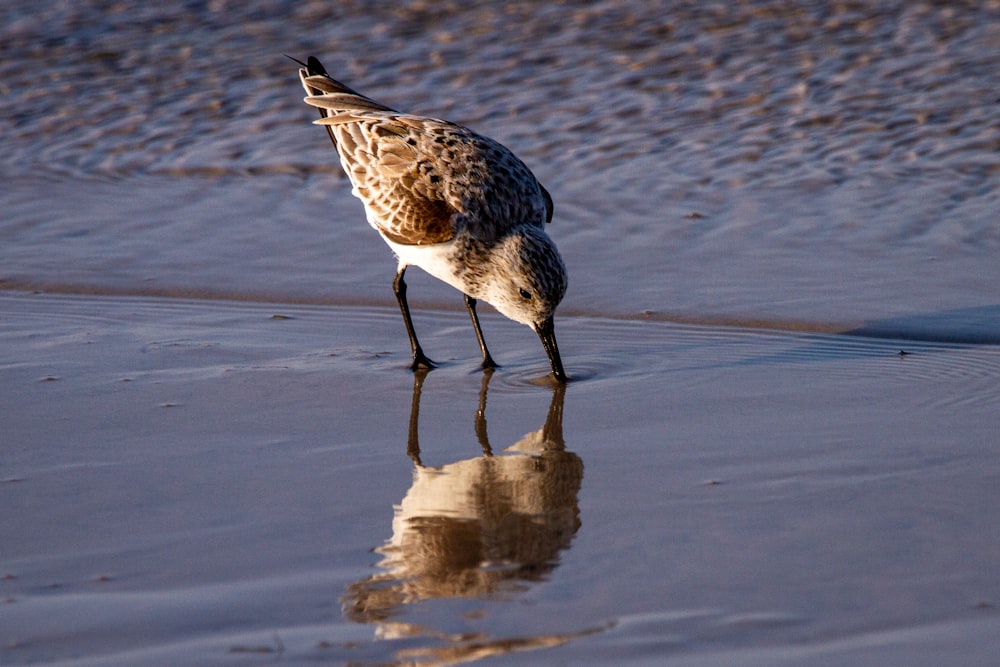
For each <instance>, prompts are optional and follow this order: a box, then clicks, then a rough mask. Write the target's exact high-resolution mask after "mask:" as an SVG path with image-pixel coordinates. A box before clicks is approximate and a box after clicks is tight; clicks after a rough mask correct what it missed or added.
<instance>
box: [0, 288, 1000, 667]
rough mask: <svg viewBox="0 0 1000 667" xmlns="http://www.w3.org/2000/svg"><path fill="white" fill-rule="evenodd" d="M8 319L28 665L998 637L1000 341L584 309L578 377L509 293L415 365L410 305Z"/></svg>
mask: <svg viewBox="0 0 1000 667" xmlns="http://www.w3.org/2000/svg"><path fill="white" fill-rule="evenodd" d="M0 314H2V315H3V317H0V323H2V325H0V343H2V345H0V373H2V378H3V382H4V388H5V392H4V393H3V394H2V396H0V397H2V399H3V401H4V414H3V420H4V446H3V450H2V453H3V471H4V473H3V478H2V479H0V494H2V499H3V507H4V512H3V513H2V514H0V529H2V531H3V534H4V536H5V537H4V540H3V543H2V546H0V572H2V578H0V595H2V600H3V617H4V623H3V626H2V628H0V638H2V639H3V642H2V644H0V661H2V662H3V663H4V664H29V663H49V664H60V665H88V664H101V665H110V664H121V665H127V664H145V665H157V664H164V665H169V664H256V663H258V662H260V663H264V664H271V663H273V662H274V661H280V662H281V663H282V664H311V663H313V662H317V661H318V662H321V663H334V664H343V663H350V664H412V662H416V663H417V664H451V663H454V662H456V661H460V660H472V659H482V658H491V664H503V663H504V661H506V660H510V661H514V660H522V659H524V652H528V651H530V652H531V653H530V654H529V655H530V660H531V662H532V664H567V663H572V664H608V663H610V662H614V663H616V664H619V663H620V664H633V665H641V664H657V662H662V660H663V659H665V657H667V656H670V657H672V658H676V659H678V660H686V661H688V664H704V665H709V664H732V663H733V662H734V661H735V662H738V663H740V664H802V663H803V662H808V663H810V664H813V663H814V662H815V663H816V664H844V662H845V661H846V662H851V663H852V664H873V665H874V664H886V663H887V662H888V663H893V664H895V663H899V662H904V663H907V664H910V663H913V664H921V663H920V660H922V659H923V658H924V657H925V656H927V655H936V656H937V657H938V658H940V657H941V656H945V659H944V660H942V662H945V663H948V664H954V663H959V664H962V663H966V664H968V663H974V662H976V658H977V657H978V656H982V655H984V652H986V653H985V654H988V651H989V650H995V642H996V637H997V636H998V633H997V624H998V619H997V615H996V612H995V609H996V604H997V601H998V599H1000V587H998V580H997V577H996V572H997V571H998V567H1000V552H998V551H997V543H996V537H995V530H994V528H995V519H994V508H995V507H996V503H997V502H998V500H1000V499H998V497H997V493H998V489H1000V485H998V484H997V481H998V473H997V466H996V460H995V459H996V456H995V454H996V445H995V433H996V426H997V424H996V421H997V418H996V414H997V407H998V404H1000V391H998V390H997V387H998V386H1000V382H998V380H1000V351H998V350H997V348H995V347H992V346H977V345H966V344H943V343H930V342H924V343H919V342H917V343H914V342H901V341H898V340H888V339H885V340H883V339H870V338H860V337H857V338H854V337H844V336H829V335H820V334H811V333H786V332H777V331H775V332H765V331H761V330H751V329H738V328H728V329H720V328H713V327H702V326H682V325H676V324H670V323H657V322H621V321H612V320H604V319H586V318H573V319H572V322H573V323H574V325H575V326H573V327H572V329H569V330H567V331H566V336H565V344H564V347H565V349H566V353H567V357H568V358H570V359H573V360H574V365H573V366H572V368H578V367H579V368H581V369H583V373H582V375H585V376H587V377H581V378H580V379H578V380H577V381H575V382H573V383H571V384H570V385H569V386H568V387H567V388H566V390H565V391H564V392H563V391H560V390H557V389H554V388H552V387H551V386H550V387H546V386H540V385H539V384H537V382H536V381H537V379H538V377H539V376H540V375H541V374H542V373H544V372H545V367H546V364H545V359H544V356H543V354H542V352H541V350H540V349H534V347H531V348H529V347H528V346H525V345H523V342H524V341H523V340H519V335H518V334H519V332H520V333H523V334H524V335H525V337H528V336H531V333H530V332H528V331H526V330H523V328H522V327H516V326H514V325H509V330H508V327H507V325H506V324H505V322H504V321H503V320H502V318H500V317H499V316H494V315H488V316H486V317H485V318H484V326H485V327H486V328H487V330H488V331H491V332H496V333H497V334H498V335H497V337H496V339H497V340H496V345H495V349H494V353H495V354H496V356H497V358H498V359H499V360H501V362H502V363H503V364H504V367H503V368H501V369H500V370H498V371H497V372H496V373H495V374H493V375H492V376H487V377H484V376H483V375H482V374H481V373H479V372H477V371H476V364H477V349H476V345H475V341H474V338H473V337H472V336H471V332H469V331H468V329H469V326H468V324H467V322H466V318H465V316H464V313H438V314H432V315H430V316H428V317H424V318H421V320H420V321H421V322H422V323H423V324H424V325H425V326H426V327H427V328H428V331H429V335H428V336H427V337H426V342H425V345H426V346H427V348H428V351H429V352H431V351H435V352H437V351H443V350H446V349H451V348H453V347H454V345H455V341H456V339H459V338H460V337H459V336H458V333H457V332H459V331H461V332H462V333H463V334H465V335H464V339H466V343H467V345H466V346H465V347H464V349H463V348H462V347H459V350H458V351H459V353H458V354H457V355H456V356H455V357H452V358H447V357H445V356H441V355H439V356H441V360H442V362H444V363H443V367H442V368H440V369H438V370H435V371H433V372H431V373H430V374H429V375H428V376H427V377H426V378H420V377H416V378H415V377H414V376H413V375H412V374H410V373H407V372H406V371H405V370H404V367H405V365H406V356H407V353H406V351H405V350H399V349H396V346H395V343H397V342H398V338H399V331H398V329H399V323H398V321H397V319H398V316H397V314H396V313H393V312H392V311H391V310H389V309H378V308H366V307H356V308H346V307H335V308H330V307H305V306H289V305H277V304H237V303H228V304H227V303H223V302H205V301H186V300H181V299H170V300H159V299H157V300H152V299H148V298H121V297H115V298H109V297H100V298H94V297H82V296H54V295H27V294H15V293H7V294H5V295H3V296H2V297H0ZM522 330H523V331H522ZM330 332H335V333H336V337H337V342H336V344H331V336H330ZM608 341H625V342H624V343H623V346H624V347H625V352H624V353H623V354H621V356H620V357H616V358H615V361H614V363H609V362H607V361H606V360H605V359H604V357H603V356H602V355H600V354H599V353H598V350H600V349H601V347H602V346H603V345H606V344H607V343H608ZM900 345H905V346H906V349H905V351H906V352H907V354H905V355H902V356H901V355H900V354H899V352H900V349H899V346H900ZM537 347H540V346H537ZM588 373H589V375H588ZM26 526H30V527H31V528H30V530H29V529H26ZM990 646H993V649H990V648H989V647H990ZM848 658H849V659H848ZM928 664H929V663H928Z"/></svg>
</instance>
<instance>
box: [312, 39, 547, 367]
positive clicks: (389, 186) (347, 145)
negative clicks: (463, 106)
mask: <svg viewBox="0 0 1000 667" xmlns="http://www.w3.org/2000/svg"><path fill="white" fill-rule="evenodd" d="M293 60H295V59H294V58H293ZM296 62H297V63H299V65H301V66H302V69H300V70H299V77H300V79H301V80H302V86H303V87H304V88H305V90H306V93H307V94H308V96H307V97H306V98H305V102H306V104H309V105H310V106H314V107H316V108H318V109H319V112H320V119H319V120H317V121H315V122H316V124H317V125H323V126H325V127H326V130H327V133H328V134H329V135H330V139H331V140H332V141H333V144H334V146H335V147H336V149H337V152H338V153H339V154H340V162H341V165H342V166H343V168H344V171H346V172H347V176H348V177H349V178H350V180H351V185H352V186H353V188H352V190H351V193H352V194H353V195H354V196H356V197H357V198H358V199H360V200H361V201H362V202H363V203H364V206H365V213H366V214H367V217H368V224H370V225H371V226H372V227H374V228H375V230H376V231H378V233H379V234H380V235H381V236H382V239H383V240H384V241H385V242H386V243H387V244H388V245H389V247H390V248H391V249H392V251H393V252H394V253H395V254H396V257H397V259H398V260H399V265H398V268H397V271H396V278H395V280H394V281H393V284H392V286H393V290H394V292H395V294H396V300H397V301H398V302H399V309H400V311H401V312H402V314H403V323H404V324H405V325H406V333H407V335H408V336H409V338H410V347H411V349H412V351H413V364H412V366H411V368H412V369H413V370H417V369H419V368H433V367H434V362H432V361H431V360H430V359H428V358H427V356H426V355H425V354H424V351H423V349H422V348H421V347H420V343H419V342H418V341H417V336H416V334H415V333H414V330H413V320H412V319H411V317H410V308H409V306H408V305H407V302H406V283H405V282H404V281H403V275H404V274H405V273H406V268H407V267H408V266H411V265H415V266H419V267H420V268H422V269H423V270H424V271H426V272H427V273H429V274H431V275H432V276H434V277H435V278H437V279H439V280H442V281H444V282H446V283H448V284H449V285H451V286H452V287H454V288H456V289H458V290H459V291H460V292H462V293H463V294H464V295H465V306H466V308H467V309H468V311H469V316H470V317H471V318H472V326H473V327H474V328H475V332H476V339H477V340H478V342H479V348H480V350H481V351H482V355H483V364H482V366H483V368H484V369H488V368H494V367H496V363H495V362H494V361H493V357H492V356H490V353H489V350H488V349H487V347H486V340H485V339H484V338H483V331H482V329H481V327H480V326H479V317H478V315H477V314H476V301H477V300H478V299H482V300H483V301H486V302H487V303H489V304H490V305H492V306H493V307H494V308H496V309H497V310H498V311H500V312H501V313H503V314H504V315H506V316H507V317H509V318H510V319H512V320H514V321H516V322H521V323H522V324H527V325H528V326H530V327H531V328H532V329H534V331H535V333H537V334H538V336H539V338H541V340H542V345H543V346H544V348H545V352H546V353H547V354H548V357H549V362H550V363H551V365H552V374H553V375H554V376H555V378H556V379H557V380H558V381H560V382H565V380H566V373H565V371H564V370H563V365H562V360H561V359H560V357H559V347H558V346H557V345H556V336H555V329H554V325H553V316H554V314H555V309H556V306H558V305H559V302H560V301H561V300H562V298H563V294H565V292H566V267H565V266H564V265H563V262H562V258H561V257H560V256H559V251H558V250H556V246H555V244H554V243H553V242H552V240H551V239H549V237H548V235H546V233H545V224H546V223H548V222H550V221H551V220H552V197H550V196H549V193H548V192H546V190H545V188H543V187H542V186H541V184H540V183H539V182H538V181H537V180H536V179H535V176H534V175H533V174H532V173H531V170H529V169H528V167H527V166H526V165H525V164H524V163H523V162H522V161H521V160H520V159H518V157H517V156H516V155H514V154H513V153H512V152H511V151H509V150H508V149H507V148H505V147H504V146H502V145H500V144H499V143H497V142H496V141H494V140H492V139H489V138H488V137H484V136H482V135H479V134H476V133H475V132H473V131H472V130H469V129H468V128H465V127H462V126H461V125H456V124H455V123H450V122H448V121H444V120H438V119H435V118H425V117H423V116H415V115H411V114H405V113H399V112H397V111H394V110H393V109H390V108H389V107H387V106H385V105H383V104H379V103H378V102H376V101H374V100H372V99H370V98H368V97H365V96H364V95H361V94H360V93H357V92H355V91H354V90H352V89H351V88H349V87H348V86H346V85H344V84H343V83H340V82H339V81H337V80H335V79H333V78H332V77H331V76H330V75H329V74H327V72H326V69H324V67H323V65H322V64H321V63H320V61H319V60H318V59H316V58H315V57H312V56H310V57H309V58H308V60H307V61H306V62H305V63H303V62H301V61H299V60H296Z"/></svg>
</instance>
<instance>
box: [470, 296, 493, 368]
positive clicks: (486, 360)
mask: <svg viewBox="0 0 1000 667" xmlns="http://www.w3.org/2000/svg"><path fill="white" fill-rule="evenodd" d="M465 307H466V309H467V310H468V311H469V317H471V318H472V326H473V327H474V328H475V330H476V340H477V341H479V349H480V350H481V351H482V353H483V369H484V370H485V369H488V368H496V367H497V362H495V361H493V357H491V356H490V351H489V350H488V349H486V339H485V338H483V330H482V328H481V327H480V326H479V315H477V314H476V300H475V299H473V298H472V297H471V296H469V295H468V294H466V295H465Z"/></svg>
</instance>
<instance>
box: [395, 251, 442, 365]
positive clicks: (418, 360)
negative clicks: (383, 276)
mask: <svg viewBox="0 0 1000 667" xmlns="http://www.w3.org/2000/svg"><path fill="white" fill-rule="evenodd" d="M404 273H406V267H405V266H401V267H399V271H397V272H396V278H395V280H393V281H392V291H393V292H395V293H396V301H398V302H399V310H400V312H402V313H403V324H405V325H406V334H407V335H408V336H409V337H410V349H411V350H413V364H412V365H411V366H410V369H411V370H414V371H415V370H417V369H418V368H435V365H434V362H433V361H431V360H430V359H428V358H427V355H425V354H424V351H423V349H421V347H420V343H419V342H418V341H417V334H416V333H414V331H413V319H412V318H410V306H409V304H407V303H406V282H405V281H404V280H403V274H404Z"/></svg>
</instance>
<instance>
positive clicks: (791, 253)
mask: <svg viewBox="0 0 1000 667" xmlns="http://www.w3.org/2000/svg"><path fill="white" fill-rule="evenodd" d="M5 13H6V17H5V20H4V23H3V28H2V35H0V36H2V39H0V55H2V56H3V58H2V64H0V85H2V87H3V91H2V92H3V95H2V96H0V118H3V120H2V121H0V122H3V123H4V136H5V144H4V151H3V155H2V156H0V177H2V178H3V180H4V182H5V186H4V187H3V188H2V190H0V209H2V210H3V211H4V213H3V217H2V219H0V280H2V281H3V282H2V283H0V284H5V285H7V286H22V287H38V286H47V287H49V288H51V289H61V290H71V291H80V290H84V291H96V292H116V293H121V292H125V293H156V294H178V293H183V294H189V295H208V296H212V295H225V296H229V297H238V298H249V299H269V300H286V301H308V302H327V303H380V304H381V303H387V302H388V300H389V299H391V293H390V291H389V281H390V279H391V273H392V260H391V257H390V255H389V252H388V251H387V250H386V249H385V248H384V247H383V245H382V243H381V241H380V240H379V239H378V238H377V237H376V235H375V234H374V233H373V232H372V231H371V230H370V229H369V228H368V227H367V226H366V225H365V224H364V216H363V212H362V209H361V205H360V203H359V202H358V201H356V200H354V199H353V198H352V197H351V196H350V194H349V192H348V190H349V188H348V187H347V184H346V181H345V180H344V178H343V177H342V176H341V175H340V173H339V167H338V165H337V164H336V161H335V159H334V158H335V156H334V153H333V151H332V149H331V148H330V146H328V145H327V143H326V138H325V136H324V133H323V132H322V130H320V129H319V128H316V127H312V126H311V125H310V124H309V121H311V120H312V118H313V114H312V110H311V109H309V108H308V107H306V105H304V104H302V103H301V101H300V99H301V97H302V92H301V91H300V89H299V85H298V82H297V79H296V72H295V70H296V67H295V65H294V64H293V63H291V62H289V61H288V60H287V59H285V58H284V57H283V56H282V54H283V53H290V54H292V55H296V56H299V57H302V56H304V55H305V54H309V53H314V54H316V55H319V56H321V57H322V58H323V60H324V61H325V62H326V63H327V64H328V66H329V68H330V69H331V70H332V71H333V72H335V73H336V74H337V75H338V76H340V77H341V78H343V79H345V80H346V81H347V82H349V83H350V84H351V85H353V86H355V87H357V88H359V89H360V90H362V91H363V92H366V93H368V94H370V95H372V96H374V97H376V98H377V99H381V100H383V101H385V102H386V103H389V104H391V105H394V106H397V107H399V108H403V109H406V110H410V111H414V112H420V113H424V114H427V115H436V116H443V117H447V118H450V119H454V120H457V121H460V122H463V123H465V124H468V125H470V126H472V127H473V128H475V129H477V130H479V131H481V132H483V133H486V134H489V135H491V136H494V137H495V138H497V139H499V140H501V141H503V142H504V143H506V144H507V145H509V146H510V147H511V148H513V149H514V150H515V151H516V152H517V153H518V154H519V155H521V156H522V157H523V158H524V159H525V160H526V161H527V162H528V164H529V165H530V166H531V167H532V169H533V170H534V171H535V172H536V174H537V175H538V176H539V178H540V179H541V181H542V182H543V183H544V184H545V185H546V187H547V188H548V189H549V190H550V191H551V192H552V194H553V196H554V198H555V202H556V211H557V215H556V219H555V221H554V224H553V225H552V227H551V234H552V236H553V237H554V238H555V239H556V241H557V242H558V244H559V246H560V248H561V249H562V252H563V255H564V256H565V258H566V261H567V263H568V265H569V269H570V278H571V285H570V291H569V294H568V296H567V298H566V301H565V305H564V307H563V310H564V312H566V313H576V314H588V315H599V316H623V315H624V316H634V315H637V314H646V315H653V316H657V317H663V318H674V319H676V318H681V319H686V320H694V321H706V322H733V321H735V322H742V323H755V324H766V325H775V324H777V325H782V326H808V327H811V328H822V329H825V330H845V329H852V328H857V327H860V326H863V325H865V324H867V323H871V322H876V321H881V320H884V319H887V318H891V319H893V320H894V321H895V322H897V323H902V326H901V327H897V328H896V329H897V330H895V331H893V333H895V334H902V335H907V334H910V333H914V334H921V335H927V334H929V335H930V336H931V337H935V336H952V337H962V336H964V335H965V334H968V337H971V338H975V339H979V340H982V339H984V338H987V339H990V340H992V341H994V342H995V341H997V340H998V339H1000V318H998V313H997V310H996V309H995V306H996V305H997V304H998V300H997V296H996V287H995V286H996V284H997V283H998V282H1000V263H998V262H996V261H995V257H996V255H997V252H998V250H1000V226H998V225H997V223H996V212H997V210H998V209H1000V201H998V197H1000V194H998V193H1000V187H998V185H1000V121H998V116H997V108H998V104H997V103H998V100H997V97H996V85H995V84H996V71H997V56H996V54H997V53H998V52H1000V3H998V2H996V1H990V2H979V1H977V2H967V3H948V4H947V5H941V4H938V3H926V2H902V1H901V2H888V3H885V2H883V3H867V2H841V3H832V4H831V3H806V2H803V3H791V4H789V3H787V2H749V3H739V4H736V5H734V4H732V3H714V4H712V3H709V4H706V3H701V2H691V3H674V4H673V5H672V6H671V7H670V8H669V9H668V10H666V11H662V10H660V9H658V8H653V7H652V6H650V5H647V4H644V3H621V2H613V3H612V2H607V3H600V2H599V3H589V2H588V3H572V2H566V3H552V4H550V5H548V6H546V7H545V8H537V7H536V6H535V5H534V4H532V3H527V4H523V5H522V4H511V3H490V2H481V3H434V4H432V5H430V4H425V3H406V4H402V5H399V4H398V3H397V5H395V6H393V7H392V8H382V9H374V8H372V7H371V6H370V3H349V2H348V3H335V4H331V3H320V2H295V3H290V2H257V3H250V4H235V5H231V4H230V3H225V2H211V3H187V4H183V5H176V6H174V5H167V6H157V5H149V6H147V7H144V8H141V9H137V8H135V7H133V6H132V5H131V4H129V3H121V4H115V3H105V2H101V3H96V2H95V3H89V2H79V3H73V5H72V6H66V5H65V4H64V3H59V2H39V3H35V4H33V5H32V7H31V9H30V10H26V9H25V10H20V9H17V8H11V9H7V10H5ZM417 280H419V279H417ZM411 294H412V295H413V297H414V298H415V299H423V300H424V303H425V304H432V305H435V306H438V307H449V308H459V307H460V305H459V303H460V302H459V300H458V299H456V298H455V297H456V295H455V294H454V293H453V292H452V291H451V290H450V289H449V288H447V287H445V286H439V285H436V284H435V283H434V281H432V280H429V279H428V280H427V281H426V283H420V284H419V286H415V287H414V289H413V290H411ZM958 309H963V312H966V313H968V312H976V314H977V316H976V318H973V321H971V322H970V321H968V320H967V319H966V320H963V319H959V320H956V321H951V320H949V319H947V318H942V317H941V315H942V314H943V313H948V312H953V311H955V310H958ZM975 309H979V310H975ZM970 326H971V330H970V329H968V327H970Z"/></svg>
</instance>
